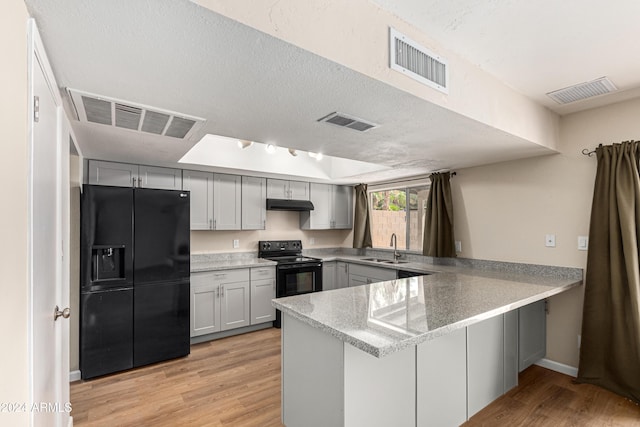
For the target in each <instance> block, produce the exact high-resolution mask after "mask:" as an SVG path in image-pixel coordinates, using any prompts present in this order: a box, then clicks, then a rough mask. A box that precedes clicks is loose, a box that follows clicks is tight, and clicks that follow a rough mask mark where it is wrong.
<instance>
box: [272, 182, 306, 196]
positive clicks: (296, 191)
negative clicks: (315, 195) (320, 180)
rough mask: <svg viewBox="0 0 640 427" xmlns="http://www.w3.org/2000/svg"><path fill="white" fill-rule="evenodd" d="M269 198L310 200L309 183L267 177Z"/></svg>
mask: <svg viewBox="0 0 640 427" xmlns="http://www.w3.org/2000/svg"><path fill="white" fill-rule="evenodd" d="M267 198H268V199H287V200H309V183H308V182H302V181H286V180H283V179H267Z"/></svg>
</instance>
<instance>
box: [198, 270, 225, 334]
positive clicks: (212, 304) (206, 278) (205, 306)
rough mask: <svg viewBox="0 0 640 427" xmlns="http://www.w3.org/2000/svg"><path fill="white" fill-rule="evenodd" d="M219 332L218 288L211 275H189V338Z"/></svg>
mask: <svg viewBox="0 0 640 427" xmlns="http://www.w3.org/2000/svg"><path fill="white" fill-rule="evenodd" d="M218 331H220V298H219V287H218V285H217V284H216V283H214V280H213V275H212V274H211V273H196V274H192V275H191V336H192V337H197V336H199V335H206V334H211V333H213V332H218Z"/></svg>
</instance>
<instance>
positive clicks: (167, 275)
mask: <svg viewBox="0 0 640 427" xmlns="http://www.w3.org/2000/svg"><path fill="white" fill-rule="evenodd" d="M134 212H135V215H134V218H135V219H134V221H135V223H134V230H135V231H134V234H135V248H134V251H135V252H134V260H135V261H134V266H135V267H134V268H135V271H134V275H133V277H134V283H135V285H136V286H139V285H144V284H150V283H160V282H176V281H180V280H184V279H188V278H189V273H190V272H189V266H190V263H189V256H190V247H189V243H190V240H189V192H188V191H173V190H153V189H135V190H134Z"/></svg>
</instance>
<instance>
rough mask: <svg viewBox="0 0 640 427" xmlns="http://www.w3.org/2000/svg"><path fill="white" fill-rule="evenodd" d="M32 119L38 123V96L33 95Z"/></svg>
mask: <svg viewBox="0 0 640 427" xmlns="http://www.w3.org/2000/svg"><path fill="white" fill-rule="evenodd" d="M33 121H34V122H36V123H38V122H39V121H40V97H39V96H34V97H33Z"/></svg>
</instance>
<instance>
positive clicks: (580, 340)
mask: <svg viewBox="0 0 640 427" xmlns="http://www.w3.org/2000/svg"><path fill="white" fill-rule="evenodd" d="M580 344H582V335H580V334H578V350H579V349H580Z"/></svg>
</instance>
